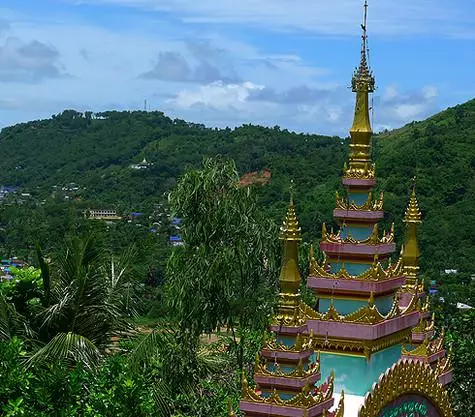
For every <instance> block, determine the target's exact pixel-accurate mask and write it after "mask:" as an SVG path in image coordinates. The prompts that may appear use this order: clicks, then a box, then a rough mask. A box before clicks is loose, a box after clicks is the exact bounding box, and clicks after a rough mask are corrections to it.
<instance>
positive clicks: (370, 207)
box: [336, 191, 384, 211]
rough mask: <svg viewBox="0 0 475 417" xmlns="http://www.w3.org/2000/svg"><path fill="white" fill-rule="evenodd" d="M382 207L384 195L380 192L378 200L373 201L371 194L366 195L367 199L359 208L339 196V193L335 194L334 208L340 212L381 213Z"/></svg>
mask: <svg viewBox="0 0 475 417" xmlns="http://www.w3.org/2000/svg"><path fill="white" fill-rule="evenodd" d="M383 205H384V193H383V192H382V191H381V194H380V196H379V199H377V200H374V199H373V193H372V192H370V193H369V194H368V199H367V200H366V201H365V202H364V203H363V204H361V205H360V206H359V205H357V204H356V203H354V202H353V201H352V202H351V203H350V202H349V201H348V200H347V199H344V198H343V197H341V196H340V193H339V192H338V191H337V192H336V208H337V209H341V210H347V211H348V210H357V211H361V210H365V211H381V210H382V209H383Z"/></svg>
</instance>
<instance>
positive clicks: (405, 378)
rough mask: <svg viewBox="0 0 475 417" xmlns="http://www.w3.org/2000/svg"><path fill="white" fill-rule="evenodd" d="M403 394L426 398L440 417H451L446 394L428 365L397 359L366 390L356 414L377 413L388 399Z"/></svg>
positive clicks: (368, 415)
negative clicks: (397, 360)
mask: <svg viewBox="0 0 475 417" xmlns="http://www.w3.org/2000/svg"><path fill="white" fill-rule="evenodd" d="M405 394H418V395H422V396H423V397H425V398H427V399H428V400H429V401H430V402H431V403H432V404H433V405H434V406H435V407H436V408H437V409H438V411H439V412H440V414H441V416H442V417H453V413H452V407H451V406H450V401H449V396H448V393H447V391H446V390H445V389H444V387H443V386H442V385H441V384H440V383H439V380H438V376H437V374H436V373H435V372H434V371H433V370H432V369H431V368H430V366H428V365H426V364H423V363H421V362H417V361H411V360H400V361H399V362H397V363H396V364H395V365H393V366H392V368H390V369H388V370H387V371H386V372H385V373H384V375H382V376H381V377H380V378H379V381H378V382H377V383H376V384H374V385H373V389H372V390H371V392H369V393H368V394H366V397H365V401H364V404H363V405H362V406H361V408H360V410H359V413H358V417H377V416H378V415H379V414H380V413H381V411H382V410H383V409H384V408H385V407H386V406H388V405H389V404H390V403H391V402H393V401H395V400H396V399H398V398H399V397H401V396H403V395H405Z"/></svg>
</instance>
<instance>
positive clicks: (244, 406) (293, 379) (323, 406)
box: [240, 195, 343, 417]
mask: <svg viewBox="0 0 475 417" xmlns="http://www.w3.org/2000/svg"><path fill="white" fill-rule="evenodd" d="M280 240H282V241H283V243H284V256H283V260H282V267H281V271H280V279H279V281H280V294H279V305H278V313H277V315H276V316H275V318H274V322H273V324H272V325H271V331H272V337H271V338H270V339H269V340H267V341H266V342H265V344H264V347H263V349H262V351H261V352H260V354H258V355H257V358H256V363H255V371H254V383H255V388H251V387H250V386H249V384H248V381H247V380H246V378H245V377H244V378H243V387H242V399H241V402H240V409H241V411H242V412H244V415H245V416H255V417H257V416H264V415H265V416H281V417H283V416H302V417H304V416H305V417H316V416H321V415H327V416H334V415H335V414H336V413H339V414H338V415H342V413H343V408H342V407H343V400H341V404H340V406H339V408H338V409H337V411H335V412H330V408H331V407H332V406H333V403H334V399H333V381H334V375H333V374H330V375H329V377H328V378H327V379H326V380H325V381H324V382H323V383H321V384H320V385H318V381H319V380H320V362H319V357H318V354H317V353H316V352H315V351H314V350H313V349H312V344H313V341H312V335H311V334H310V333H309V332H308V329H307V326H306V313H305V312H306V311H307V309H310V307H308V306H306V305H305V304H304V303H303V301H302V300H301V296H300V284H301V278H300V271H299V264H298V245H299V242H300V241H301V232H300V227H299V224H298V220H297V216H296V213H295V205H294V201H293V195H291V197H290V204H289V208H288V210H287V215H286V217H285V220H284V223H283V225H282V227H281V233H280Z"/></svg>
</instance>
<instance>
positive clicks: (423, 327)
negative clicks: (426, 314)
mask: <svg viewBox="0 0 475 417" xmlns="http://www.w3.org/2000/svg"><path fill="white" fill-rule="evenodd" d="M434 327H435V313H432V317H431V319H430V322H429V321H428V320H427V319H424V318H422V317H421V319H420V320H419V323H418V324H417V326H416V327H414V328H413V329H412V333H428V332H430V331H432V330H434Z"/></svg>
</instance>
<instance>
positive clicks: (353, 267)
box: [330, 262, 372, 275]
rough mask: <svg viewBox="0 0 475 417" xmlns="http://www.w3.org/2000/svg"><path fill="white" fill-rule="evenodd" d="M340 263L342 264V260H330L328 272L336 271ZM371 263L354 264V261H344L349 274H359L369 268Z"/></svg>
mask: <svg viewBox="0 0 475 417" xmlns="http://www.w3.org/2000/svg"><path fill="white" fill-rule="evenodd" d="M342 265H343V262H330V272H331V273H333V274H334V273H336V272H338V271H339V270H340V269H341V267H342ZM371 265H372V264H370V263H364V264H354V263H349V262H345V269H346V270H347V271H348V272H349V273H350V274H351V275H359V274H362V273H363V272H364V271H366V270H367V269H369V268H370V267H371Z"/></svg>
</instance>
